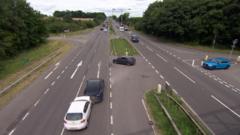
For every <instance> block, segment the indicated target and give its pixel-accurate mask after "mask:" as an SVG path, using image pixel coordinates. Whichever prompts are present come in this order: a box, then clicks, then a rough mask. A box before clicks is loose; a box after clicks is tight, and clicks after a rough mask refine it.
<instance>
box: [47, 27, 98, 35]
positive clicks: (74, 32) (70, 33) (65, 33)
mask: <svg viewBox="0 0 240 135" xmlns="http://www.w3.org/2000/svg"><path fill="white" fill-rule="evenodd" d="M94 28H95V27H94ZM94 28H88V29H83V30H78V31H72V32H62V33H51V34H50V36H66V37H68V36H75V35H80V34H85V33H88V32H91V31H92V30H94Z"/></svg>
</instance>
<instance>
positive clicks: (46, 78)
mask: <svg viewBox="0 0 240 135" xmlns="http://www.w3.org/2000/svg"><path fill="white" fill-rule="evenodd" d="M52 73H53V71H51V72H50V73H49V74H48V75H47V76H46V77H45V78H44V79H45V80H46V79H48V77H49V76H50V75H51V74H52Z"/></svg>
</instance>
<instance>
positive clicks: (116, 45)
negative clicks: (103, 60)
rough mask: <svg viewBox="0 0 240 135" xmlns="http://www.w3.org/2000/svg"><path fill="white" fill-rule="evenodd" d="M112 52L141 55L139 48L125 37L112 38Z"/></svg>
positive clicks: (117, 54) (121, 54) (120, 54)
mask: <svg viewBox="0 0 240 135" xmlns="http://www.w3.org/2000/svg"><path fill="white" fill-rule="evenodd" d="M111 52H112V55H115V56H123V55H128V56H134V55H139V54H138V52H137V50H136V49H135V48H133V47H132V45H131V44H130V43H129V42H128V41H127V40H126V39H123V38H115V39H111Z"/></svg>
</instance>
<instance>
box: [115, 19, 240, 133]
mask: <svg viewBox="0 0 240 135" xmlns="http://www.w3.org/2000/svg"><path fill="white" fill-rule="evenodd" d="M117 26H118V24H117V23H114V29H115V30H116V32H117V33H118V35H119V36H120V37H123V38H126V39H127V40H129V33H128V32H119V30H118V29H117ZM139 36H140V42H139V43H134V46H135V47H136V48H137V49H138V50H139V51H140V52H141V54H142V57H143V58H144V59H145V61H146V62H147V63H149V64H150V65H152V68H153V70H156V73H157V72H159V73H160V75H161V76H162V79H163V80H165V81H166V82H167V83H169V84H170V86H171V87H173V88H174V89H175V90H176V91H177V92H178V93H179V95H181V96H182V97H183V98H184V99H185V100H186V101H187V103H188V104H189V105H190V106H191V107H192V108H193V109H194V110H195V112H196V113H197V114H198V115H199V116H200V117H201V118H202V120H203V121H204V122H205V123H206V124H207V125H208V127H210V129H211V130H212V131H213V132H214V133H215V134H217V135H239V134H240V98H239V96H240V95H239V92H240V91H239V89H238V88H236V87H238V86H236V87H235V88H233V87H232V86H231V85H230V84H229V83H227V82H224V81H222V80H221V79H220V78H217V77H216V76H213V75H211V74H209V73H208V72H207V71H204V69H201V68H196V67H195V66H194V67H193V66H192V65H191V64H188V63H186V62H185V61H184V59H185V58H183V57H184V56H185V55H189V54H192V53H195V55H198V54H197V51H195V52H194V51H192V52H190V51H189V50H187V49H186V50H184V49H182V48H181V49H178V48H174V50H175V52H174V51H172V50H173V47H169V46H166V45H164V44H163V43H159V42H156V41H152V40H150V38H148V37H145V36H143V35H139ZM129 42H131V41H129ZM183 51H185V53H179V54H181V55H179V54H178V53H176V52H183ZM186 52H187V53H186ZM184 54H185V55H184ZM185 57H186V58H187V56H185Z"/></svg>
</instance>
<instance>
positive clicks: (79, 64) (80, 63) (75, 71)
mask: <svg viewBox="0 0 240 135" xmlns="http://www.w3.org/2000/svg"><path fill="white" fill-rule="evenodd" d="M80 66H82V61H80V62H79V63H78V64H77V67H76V69H75V70H74V72H73V74H72V75H71V77H70V78H71V79H73V77H74V76H75V74H76V73H77V71H78V69H79V67H80Z"/></svg>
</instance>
